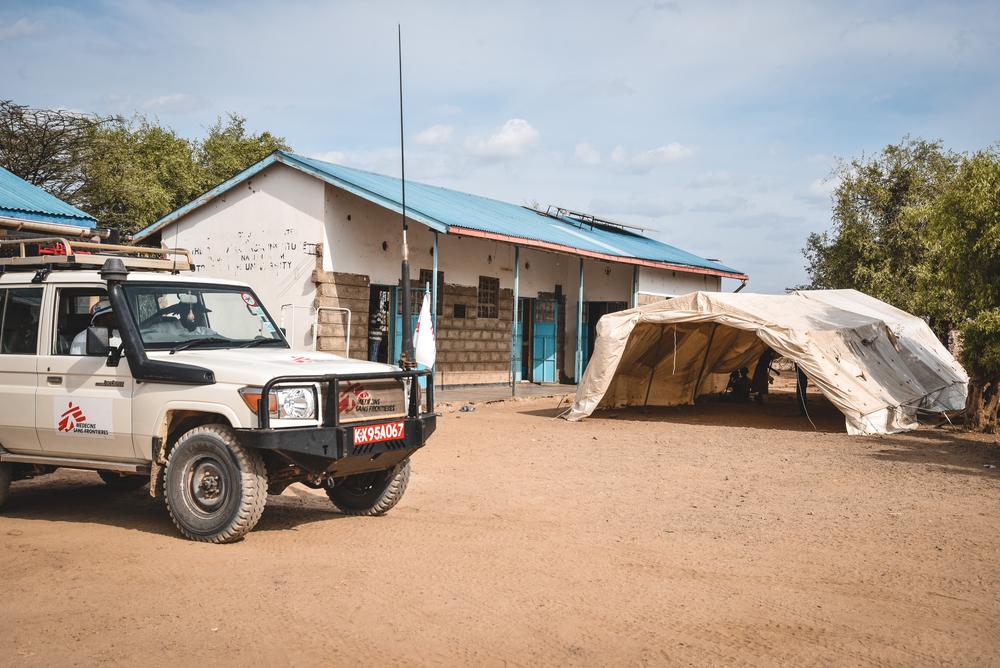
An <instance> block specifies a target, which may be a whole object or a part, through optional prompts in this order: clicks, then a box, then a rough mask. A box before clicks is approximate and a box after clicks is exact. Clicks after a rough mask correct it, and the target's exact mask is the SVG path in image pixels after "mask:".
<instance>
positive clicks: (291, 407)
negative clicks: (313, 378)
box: [240, 387, 316, 420]
mask: <svg viewBox="0 0 1000 668" xmlns="http://www.w3.org/2000/svg"><path fill="white" fill-rule="evenodd" d="M260 394H261V388H259V387H244V388H243V389H242V390H240V396H241V397H243V401H244V403H246V405H247V408H249V409H250V410H251V411H253V414H254V415H256V414H257V409H258V406H260ZM267 403H268V412H269V413H270V415H271V417H273V418H278V419H284V420H311V419H314V418H315V417H316V390H315V389H314V388H312V387H284V388H278V389H275V390H271V392H270V394H269V395H268V402H267Z"/></svg>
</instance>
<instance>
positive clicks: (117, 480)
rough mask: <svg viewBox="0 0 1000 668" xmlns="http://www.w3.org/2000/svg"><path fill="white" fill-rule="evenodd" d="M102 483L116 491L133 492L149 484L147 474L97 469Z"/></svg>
mask: <svg viewBox="0 0 1000 668" xmlns="http://www.w3.org/2000/svg"><path fill="white" fill-rule="evenodd" d="M97 475H99V476H101V480H103V481H104V484H105V485H107V486H108V487H110V488H111V489H113V490H115V491H116V492H133V491H135V490H137V489H142V488H143V487H145V486H146V485H148V484H149V476H144V475H123V474H121V473H117V472H115V471H98V472H97Z"/></svg>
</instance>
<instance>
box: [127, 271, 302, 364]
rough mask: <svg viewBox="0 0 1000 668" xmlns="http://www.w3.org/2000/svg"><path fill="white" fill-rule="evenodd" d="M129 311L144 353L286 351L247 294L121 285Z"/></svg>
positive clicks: (172, 285)
mask: <svg viewBox="0 0 1000 668" xmlns="http://www.w3.org/2000/svg"><path fill="white" fill-rule="evenodd" d="M123 287H124V290H125V296H126V298H127V300H128V305H129V309H130V310H131V311H132V315H133V317H134V318H135V321H136V324H137V325H138V326H139V335H140V336H141V338H142V343H143V345H144V346H146V347H147V348H154V349H155V348H175V347H178V346H183V347H185V348H187V347H194V346H198V345H203V346H205V347H216V348H225V347H232V346H237V345H244V344H251V343H252V344H253V345H258V344H259V345H275V346H277V345H279V344H280V345H281V346H282V347H287V346H286V344H285V341H284V339H283V338H282V336H281V334H280V333H279V332H278V328H277V326H275V324H274V321H273V320H271V316H269V315H268V314H267V311H265V310H264V307H263V306H262V305H261V304H260V301H259V300H258V299H257V295H255V294H254V293H253V292H251V291H250V290H249V289H248V288H241V287H221V286H200V285H187V284H178V283H159V284H136V285H125V286H123Z"/></svg>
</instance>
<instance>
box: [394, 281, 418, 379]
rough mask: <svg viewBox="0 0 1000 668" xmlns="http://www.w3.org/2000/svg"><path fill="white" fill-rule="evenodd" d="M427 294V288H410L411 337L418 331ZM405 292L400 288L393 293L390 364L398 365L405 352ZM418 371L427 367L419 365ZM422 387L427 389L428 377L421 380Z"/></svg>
mask: <svg viewBox="0 0 1000 668" xmlns="http://www.w3.org/2000/svg"><path fill="white" fill-rule="evenodd" d="M425 292H427V289H426V288H410V293H411V294H412V296H413V298H412V302H411V308H410V336H411V337H412V336H413V332H414V330H416V329H417V321H418V320H419V319H420V306H421V305H422V304H423V303H424V293H425ZM402 297H403V291H402V290H400V289H399V288H395V289H394V290H393V293H392V311H393V313H395V314H396V317H395V323H394V327H393V328H392V329H393V336H392V356H391V357H390V358H389V364H398V363H399V355H400V353H402V352H403V303H402ZM417 368H418V369H426V368H427V367H425V366H423V365H418V366H417ZM420 387H427V377H426V376H425V377H422V378H421V379H420Z"/></svg>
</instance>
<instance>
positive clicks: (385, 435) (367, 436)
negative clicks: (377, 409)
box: [354, 422, 406, 445]
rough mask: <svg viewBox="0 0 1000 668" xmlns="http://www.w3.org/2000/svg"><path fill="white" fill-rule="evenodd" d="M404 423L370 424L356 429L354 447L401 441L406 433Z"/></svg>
mask: <svg viewBox="0 0 1000 668" xmlns="http://www.w3.org/2000/svg"><path fill="white" fill-rule="evenodd" d="M405 431H406V430H405V425H404V423H403V422H386V423H385V424H369V425H365V426H363V427H355V428H354V445H365V444H367V443H381V442H382V441H401V440H402V439H403V435H404V433H405Z"/></svg>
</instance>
